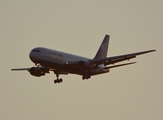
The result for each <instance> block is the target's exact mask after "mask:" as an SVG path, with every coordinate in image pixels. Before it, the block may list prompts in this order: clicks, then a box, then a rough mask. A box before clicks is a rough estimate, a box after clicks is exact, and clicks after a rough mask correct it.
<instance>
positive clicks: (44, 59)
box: [29, 47, 109, 75]
mask: <svg viewBox="0 0 163 120" xmlns="http://www.w3.org/2000/svg"><path fill="white" fill-rule="evenodd" d="M29 57H30V59H31V61H32V62H34V63H35V64H40V65H41V66H44V67H47V68H49V69H50V70H57V69H59V70H62V71H66V72H68V73H73V74H83V73H82V72H81V70H79V69H78V68H75V67H73V68H72V67H71V68H70V67H67V66H66V64H68V62H69V61H71V63H73V62H79V61H89V60H91V59H89V58H85V57H81V56H77V55H73V54H69V53H65V52H61V51H57V50H53V49H48V48H43V47H37V48H34V49H33V50H32V51H31V52H30V54H29ZM91 72H92V73H91V74H92V75H95V74H101V73H106V72H109V71H108V70H104V69H103V68H102V67H100V68H98V69H95V70H92V71H91Z"/></svg>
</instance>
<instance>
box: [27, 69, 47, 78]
mask: <svg viewBox="0 0 163 120" xmlns="http://www.w3.org/2000/svg"><path fill="white" fill-rule="evenodd" d="M29 72H30V74H31V75H33V76H36V77H40V76H44V75H45V73H49V71H48V70H45V69H44V68H40V67H32V68H31V69H30V70H29Z"/></svg>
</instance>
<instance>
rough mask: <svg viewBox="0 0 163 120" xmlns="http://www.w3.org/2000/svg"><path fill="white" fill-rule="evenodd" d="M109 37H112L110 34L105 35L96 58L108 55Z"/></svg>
mask: <svg viewBox="0 0 163 120" xmlns="http://www.w3.org/2000/svg"><path fill="white" fill-rule="evenodd" d="M109 38H110V35H105V37H104V40H103V41H102V43H101V46H100V48H99V49H98V51H97V53H96V56H95V57H94V59H99V58H106V57H107V52H108V44H109Z"/></svg>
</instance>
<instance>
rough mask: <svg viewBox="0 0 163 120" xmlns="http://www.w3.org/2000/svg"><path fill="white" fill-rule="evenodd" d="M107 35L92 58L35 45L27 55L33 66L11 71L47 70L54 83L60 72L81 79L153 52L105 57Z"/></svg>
mask: <svg viewBox="0 0 163 120" xmlns="http://www.w3.org/2000/svg"><path fill="white" fill-rule="evenodd" d="M109 38H110V36H109V35H106V36H105V37H104V39H103V41H102V43H101V46H100V47H99V49H98V51H97V53H96V55H95V57H94V58H93V59H89V58H85V57H81V56H77V55H73V54H69V53H65V52H61V51H57V50H53V49H49V48H44V47H37V48H34V49H33V50H31V52H30V54H29V57H30V59H31V61H32V62H33V63H35V67H31V68H17V69H11V70H12V71H21V70H27V71H28V72H29V73H30V74H31V75H33V76H37V77H40V76H44V75H45V74H46V73H49V71H53V72H54V74H56V77H57V79H56V80H54V83H60V82H62V81H63V80H62V78H59V75H61V74H68V73H70V74H78V75H81V76H82V79H83V80H84V79H89V78H91V76H93V75H99V74H103V73H108V72H109V71H110V69H111V68H115V67H120V66H125V65H130V64H134V63H136V62H131V63H126V64H119V65H114V64H115V63H118V62H122V61H125V60H130V59H132V58H135V57H136V56H137V55H141V54H146V53H149V52H154V51H155V50H148V51H143V52H137V53H131V54H125V55H119V56H113V57H107V51H108V44H109Z"/></svg>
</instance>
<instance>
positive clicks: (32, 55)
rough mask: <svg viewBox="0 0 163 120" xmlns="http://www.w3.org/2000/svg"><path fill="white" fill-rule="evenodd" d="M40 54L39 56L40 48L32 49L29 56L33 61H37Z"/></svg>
mask: <svg viewBox="0 0 163 120" xmlns="http://www.w3.org/2000/svg"><path fill="white" fill-rule="evenodd" d="M38 56H39V51H38V50H35V49H34V50H32V51H31V52H30V53H29V58H30V59H31V61H33V62H36V60H37V59H38Z"/></svg>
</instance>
